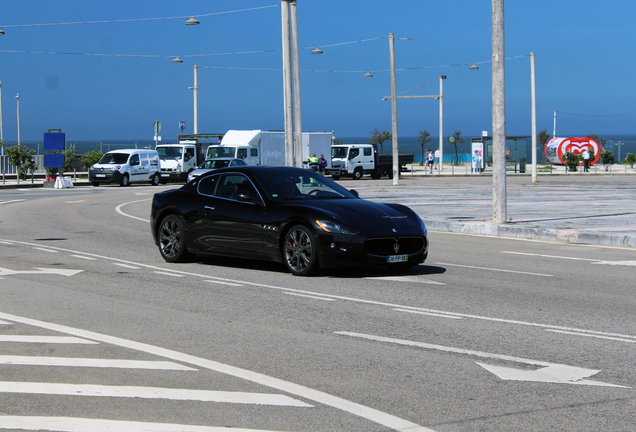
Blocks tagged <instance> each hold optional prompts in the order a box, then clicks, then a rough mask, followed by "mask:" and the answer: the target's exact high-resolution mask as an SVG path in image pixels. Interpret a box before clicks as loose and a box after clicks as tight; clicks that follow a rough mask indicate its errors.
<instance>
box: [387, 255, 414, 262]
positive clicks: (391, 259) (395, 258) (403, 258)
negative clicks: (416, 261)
mask: <svg viewBox="0 0 636 432" xmlns="http://www.w3.org/2000/svg"><path fill="white" fill-rule="evenodd" d="M408 260H409V256H408V255H391V256H388V257H387V258H386V262H387V263H397V262H407V261H408Z"/></svg>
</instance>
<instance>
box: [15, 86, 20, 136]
mask: <svg viewBox="0 0 636 432" xmlns="http://www.w3.org/2000/svg"><path fill="white" fill-rule="evenodd" d="M15 98H16V100H17V101H18V145H20V94H19V93H18V94H17V95H16V96H15Z"/></svg>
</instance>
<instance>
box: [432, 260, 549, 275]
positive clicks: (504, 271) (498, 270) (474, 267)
mask: <svg viewBox="0 0 636 432" xmlns="http://www.w3.org/2000/svg"><path fill="white" fill-rule="evenodd" d="M435 264H437V265H446V266H452V267H464V268H472V269H477V270H489V271H497V272H503V273H517V274H525V275H531V276H547V277H552V276H554V275H551V274H543V273H531V272H524V271H517V270H503V269H496V268H489V267H476V266H469V265H462V264H450V263H441V262H436V263H435Z"/></svg>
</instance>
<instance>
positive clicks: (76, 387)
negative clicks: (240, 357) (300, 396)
mask: <svg viewBox="0 0 636 432" xmlns="http://www.w3.org/2000/svg"><path fill="white" fill-rule="evenodd" d="M0 393H21V394H47V395H64V396H100V397H122V398H141V399H170V400H196V401H202V402H222V403H235V404H251V405H275V406H292V407H302V408H312V407H313V405H309V404H307V403H305V402H301V401H299V400H296V399H293V398H290V397H289V396H285V395H281V394H268V393H247V392H225V391H211V390H189V389H174V388H161V387H136V386H106V385H90V384H59V383H36V382H2V381H0Z"/></svg>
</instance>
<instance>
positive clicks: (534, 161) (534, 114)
mask: <svg viewBox="0 0 636 432" xmlns="http://www.w3.org/2000/svg"><path fill="white" fill-rule="evenodd" d="M530 92H531V94H532V183H536V182H537V96H536V88H535V74H534V51H533V52H531V53H530Z"/></svg>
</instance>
